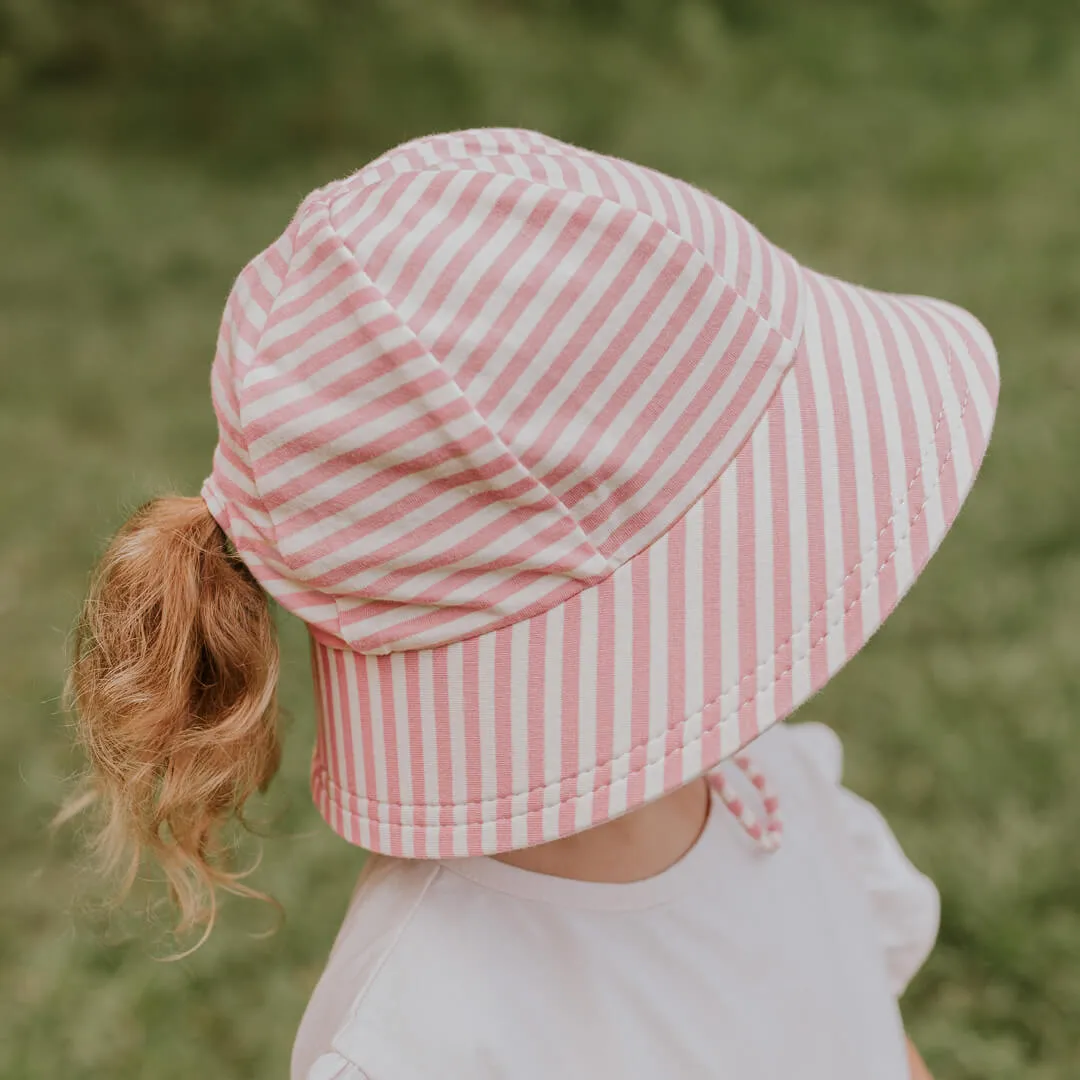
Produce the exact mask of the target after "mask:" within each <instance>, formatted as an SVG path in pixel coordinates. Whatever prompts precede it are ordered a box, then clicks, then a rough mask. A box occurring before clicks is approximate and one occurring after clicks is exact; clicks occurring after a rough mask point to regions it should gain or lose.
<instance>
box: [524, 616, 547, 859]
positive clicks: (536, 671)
mask: <svg viewBox="0 0 1080 1080" xmlns="http://www.w3.org/2000/svg"><path fill="white" fill-rule="evenodd" d="M546 651H547V620H546V619H533V620H531V621H530V623H529V675H530V678H529V690H528V706H527V708H528V712H527V716H526V730H525V739H526V744H527V746H528V756H529V800H528V811H527V813H528V816H527V817H526V827H527V828H526V836H527V839H528V842H529V844H539V843H540V842H541V841H543V840H545V839H550V838H549V837H545V836H544V833H543V829H544V822H543V810H544V675H545V672H546V668H547V665H546V663H545V655H546Z"/></svg>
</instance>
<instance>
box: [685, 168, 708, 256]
mask: <svg viewBox="0 0 1080 1080" xmlns="http://www.w3.org/2000/svg"><path fill="white" fill-rule="evenodd" d="M679 190H680V191H681V192H682V195H683V202H684V203H685V204H686V212H687V216H688V217H689V219H690V241H691V243H692V244H693V245H694V247H696V248H697V249H698V251H700V252H701V254H702V255H704V256H705V258H706V259H708V258H709V252H707V251H706V250H705V223H704V221H703V220H702V217H701V207H700V206H699V204H698V196H697V192H696V191H695V190H694V189H693V188H692V187H690V185H689V184H683V183H682V182H681V181H680V184H679Z"/></svg>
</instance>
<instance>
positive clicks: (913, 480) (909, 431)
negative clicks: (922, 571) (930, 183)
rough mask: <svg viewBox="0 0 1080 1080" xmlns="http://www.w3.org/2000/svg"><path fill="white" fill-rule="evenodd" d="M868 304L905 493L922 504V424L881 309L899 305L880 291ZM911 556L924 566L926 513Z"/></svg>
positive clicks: (917, 525)
mask: <svg viewBox="0 0 1080 1080" xmlns="http://www.w3.org/2000/svg"><path fill="white" fill-rule="evenodd" d="M864 296H865V298H866V300H867V304H868V306H869V307H870V310H871V313H872V314H873V318H874V321H875V323H876V324H877V327H878V331H879V333H880V334H881V342H882V345H883V346H884V349H885V356H886V360H887V364H886V370H887V372H888V378H889V382H890V386H891V388H892V396H893V400H894V401H895V402H896V411H897V419H898V422H899V425H900V443H901V446H902V447H903V450H904V466H905V477H906V481H907V483H906V487H905V490H904V492H903V493H902V494H904V495H906V497H907V500H908V502H909V504H910V505H911V506H912V507H916V506H919V507H921V506H923V505H924V503H925V501H926V496H925V494H924V489H925V484H924V482H923V475H922V457H921V452H920V443H919V426H918V422H917V421H916V418H915V410H914V407H913V405H912V400H911V389H910V387H909V386H908V380H907V377H906V375H905V374H904V370H905V365H904V363H903V361H902V360H901V358H900V351H899V347H898V344H897V340H896V335H895V334H894V332H893V329H892V325H891V324H890V322H889V320H888V319H887V318H886V317H885V315H884V313H883V311H882V309H883V308H885V307H886V306H888V308H889V309H890V310H893V311H895V309H896V305H895V304H894V303H890V302H889V301H888V300H887V299H886V298H885V297H884V296H883V295H882V294H881V293H874V292H870V291H869V290H867V291H865V292H864ZM903 528H904V522H903V520H902V518H899V517H898V518H897V520H896V521H894V522H893V535H894V537H897V536H902V535H903ZM909 533H910V544H911V559H912V564H913V566H915V567H919V566H922V565H923V564H924V563H925V562H926V560H927V558H928V557H929V537H928V531H927V521H926V514H925V513H922V514H919V515H918V518H917V519H916V520H915V521H914V522H913V523H912V524H911V525H910V527H909ZM896 547H897V541H896V540H895V539H894V541H893V544H892V548H893V550H894V551H895V550H896Z"/></svg>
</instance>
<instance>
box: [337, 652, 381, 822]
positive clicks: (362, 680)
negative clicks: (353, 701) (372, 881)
mask: <svg viewBox="0 0 1080 1080" xmlns="http://www.w3.org/2000/svg"><path fill="white" fill-rule="evenodd" d="M356 684H357V695H356V696H357V698H358V700H359V702H360V715H359V716H357V717H355V718H354V719H353V721H352V724H351V727H352V731H353V734H354V737H355V733H356V730H357V728H359V730H360V742H361V746H362V752H363V756H364V788H363V790H364V793H365V795H366V797H367V800H368V802H369V807H367V808H366V809H367V810H368V813H369V815H370V816H371V817H372V818H373V819H374V820H375V821H378V812H377V804H376V806H375V807H371V806H370V803H372V802H374V801H375V798H376V794H377V792H378V787H377V785H376V783H375V746H374V742H373V739H374V735H373V732H372V723H371V684H370V683H369V682H368V671H367V663H366V661H365V659H364V658H363V657H359V658H358V659H357V662H356ZM343 720H344V722H345V723H349V721H348V719H347V718H343ZM353 790H354V791H358V790H359V789H358V788H355V787H354V788H353ZM372 832H373V833H375V835H374V836H373V837H372V842H373V843H374V842H376V841H377V840H378V835H377V830H376V827H375V825H372Z"/></svg>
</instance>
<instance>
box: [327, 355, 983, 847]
mask: <svg viewBox="0 0 1080 1080" xmlns="http://www.w3.org/2000/svg"><path fill="white" fill-rule="evenodd" d="M948 351H949V371H951V370H952V361H953V359H954V355H955V354H954V352H953V349H952V346H951V345H950V346H949V347H948ZM970 402H971V388H970V384H969V385H968V387H967V389H966V392H965V394H964V397H963V400H962V402H961V405H960V410H959V414H958V421H961V422H962V420H963V417H964V415H965V413H966V411H967V408H968V405H969V404H970ZM946 412H947V403H946V402H945V401H943V402H942V406H941V410H940V412H939V414H938V419H937V422H936V424H935V426H934V432H933V437H932V438H931V439H930V441H929V442H930V443H931V444H932V443H933V442H934V440H935V438H936V435H937V432H938V430H939V429H940V427H941V424H942V423H943V422H944V419H945V414H946ZM954 451H955V444H954V445H952V446H950V447H949V450H948V453H946V454H945V456H944V458H943V459H942V461H941V464H940V465H939V467H938V472H937V476H936V477H935V479H934V483H933V485H932V486H931V487H930V488H928V489H927V492H926V495H925V498H924V499H923V502H922V504H921V505H920V507H919V509H918V511H917V512H916V513H915V515H914V516H912V517H911V518H910V519H909V520H908V523H907V529H906V531H905V532H904V534H903V536H902V537H901V538H900V539H899V540H898V541H897V543H896V544H895V546H894V547H893V550H892V552H891V553H890V554H889V556H888V557H887V558H886V559H885V560H884V561H883V562H881V563H879V565H878V567H877V568H876V570H875V571H874V575H873V577H872V579H871V581H870V582H868V583H867V584H866V585H865V586H864V587H863V588H862V589H861V590H860V591H859V593H858V594H857V595H856V596H855V597H854V599H853V600H852V601H851V602H850V603H849V604H848V605H847V606H846V607H844V609H843V610H842V611H841V612H840V613H839V615H838V616H837V617H836V618H835V619H833V620H831V621H827V622H826V624H825V627H824V628H823V629H822V630H821V632H820V633H819V635H818V637H817V638H816V639H814V640H812V641H811V642H810V643H809V644H808V646H807V649H806V653H805V654H804V656H803V657H800V659H806V657H808V656H810V654H811V653H812V652H813V651H814V650H815V649H817V648H818V647H819V646H820V645H821V643H822V642H823V641H825V640H826V639H827V637H828V635H829V633H830V632H831V631H832V630H833V629H834V628H835V627H836V626H839V625H840V624H841V623H842V622H843V621H844V620H845V619H846V618H847V615H848V613H849V612H850V611H851V610H852V609H853V608H854V607H855V606H856V605H857V604H859V603H861V602H862V599H863V597H864V596H865V595H866V593H867V592H869V590H870V589H871V588H873V587H875V586H876V585H877V583H878V579H879V578H880V576H881V572H882V571H883V570H884V569H885V568H886V567H887V566H888V565H889V564H890V563H891V562H892V561H893V560H894V559H895V558H896V557H897V554H898V553H899V551H900V547H901V545H902V543H903V542H904V541H905V540H906V539H907V538H908V537H909V536H910V535H911V532H912V530H913V529H914V527H915V524H916V523H917V522H918V520H919V519H920V518H921V517H922V515H923V513H924V512H925V510H926V508H927V506H928V505H929V503H930V499H931V497H932V496H933V494H934V493H935V492H936V491H937V490H938V489H939V488H940V487H941V482H942V479H943V477H944V474H945V470H946V469H947V468H948V465H949V462H950V461H951V460H952V458H953V454H954ZM924 472H925V470H924V469H923V467H922V464H921V463H920V467H919V469H918V470H916V472H915V475H914V476H913V477H912V479H911V482H910V483H909V484H908V487H907V491H906V492H905V495H904V499H903V502H902V506H907V505H909V503H908V498H907V497H908V495H910V492H911V489H912V488H913V487H914V486H915V484H916V482H917V481H918V480H919V478H920V477H921V476H922V475H923V474H924ZM898 516H899V510H897V511H896V512H894V513H893V514H892V515H891V516H890V518H889V520H888V521H887V522H886V523H885V525H884V526H883V527H882V529H881V530H880V531H879V532H878V534H877V536H876V537H875V539H874V543H873V545H872V546H871V547H868V548H867V550H866V551H864V552H863V553H861V555H860V557H859V559H858V560H856V562H855V564H854V565H853V566H852V568H851V570H850V571H849V572H848V573H847V574H846V575H845V576H844V579H843V580H842V581H841V582H840V583H839V584H838V585H837V586H836V588H834V589H833V590H832V591H831V592H830V593H829V594H828V596H826V597H825V599H824V601H823V602H822V603H821V605H820V606H819V607H818V608H816V609H815V610H814V611H813V612H811V614H810V615H809V617H808V618H807V619H806V620H805V622H804V623H803V625H802V626H801V627H800V628H799V630H797V631H794V632H793V633H792V634H791V635H790V636H789V637H788V638H787V639H786V640H785V641H783V642H782V643H781V644H780V646H779V647H778V648H777V649H776V650H774V652H773V655H772V656H771V657H770V658H769V659H768V660H765V661H763V662H762V663H760V664H758V665H757V667H755V669H754V670H753V671H751V672H748V673H747V674H746V675H744V676H742V677H741V678H740V679H739V680H738V682H736V683H733V684H732V685H731V686H729V687H727V688H726V689H725V690H722V691H721V692H720V693H719V694H718V695H717V696H716V697H714V698H712V699H711V700H709V701H707V702H705V703H703V705H702V706H701V708H700V709H697V710H695V712H693V713H691V714H690V715H689V716H686V717H684V718H683V719H682V720H681V721H680V723H679V727H680V728H685V726H686V724H687V723H688V722H689V721H691V720H693V719H695V718H696V717H699V716H701V715H702V714H703V713H704V712H705V711H706V710H707V709H709V708H710V707H712V706H715V705H716V704H717V703H718V702H719V703H721V704H722V703H723V701H724V699H725V698H728V697H730V696H731V694H732V693H733V692H735V691H739V690H741V689H742V687H743V685H744V684H745V683H746V682H748V681H749V680H751V679H756V678H757V676H758V674H759V673H760V672H761V671H762V670H763V669H764V668H765V667H767V666H768V665H769V664H770V663H771V662H773V661H775V660H776V658H777V654H778V653H779V652H780V651H781V650H783V649H785V648H786V647H787V646H788V645H790V644H791V643H792V642H793V641H794V640H795V638H796V637H798V636H799V635H800V634H801V633H802V632H803V631H804V630H807V629H808V628H809V627H810V626H811V624H812V623H813V621H814V619H815V618H816V617H817V616H818V615H820V614H821V612H822V611H824V610H825V609H826V608H827V607H828V604H829V602H830V601H831V600H832V599H833V598H834V597H835V596H837V595H838V594H839V593H840V592H842V591H843V589H844V587H845V586H846V585H847V582H848V581H849V580H850V579H851V578H852V577H853V576H854V575H855V574H856V573H857V572H858V571H859V570H860V569H862V566H863V563H864V562H865V561H866V557H867V556H868V555H869V554H870V552H871V550H873V549H874V548H876V547H877V545H878V543H879V541H880V540H881V537H882V536H884V535H885V533H886V532H887V531H888V530H889V528H890V527H891V526H892V524H893V522H894V521H895V520H896V519H897V517H898ZM942 539H944V534H943V535H942ZM910 584H914V578H913V579H912V582H911V583H910ZM905 591H906V590H905ZM897 602H899V598H898V601H897ZM790 651H791V654H792V659H791V661H790V662H789V663H788V664H787V666H786V667H784V668H783V670H782V671H780V672H778V673H776V674H774V675H773V677H772V679H771V680H770V681H769V682H767V683H766V684H765V685H763V686H762V685H759V686H758V687H757V690H756V691H755V693H754V695H753V698H751V699H750V700H754V699H756V698H757V696H758V695H759V694H761V693H763V692H764V691H766V690H768V689H770V688H772V687H774V686H776V685H777V684H779V683H781V682H782V681H783V680H785V679H789V678H790V677H791V675H792V673H793V672H794V669H795V664H796V661H795V659H794V649H793V648H792V649H791V650H790ZM737 719H738V713H734V714H731V715H728V716H725V717H722V718H721V719H719V720H718V721H717V722H716V723H715V724H713V725H712V726H711V727H709V728H705V727H704V726H703V728H702V731H701V732H700V734H699V735H698V736H697V737H696V738H695V739H694V740H693V741H692V742H691V743H689V744H686V745H681V746H680V747H679V749H680V750H681V751H683V752H685V751H687V750H689V749H691V748H693V747H695V746H697V745H698V744H699V743H701V742H702V741H703V740H704V739H705V737H706V736H707V735H710V734H712V733H713V732H714V731H717V730H722V729H724V728H725V727H726V726H728V725H730V723H731V722H732V721H737ZM776 722H777V720H776V719H774V720H772V721H770V722H769V723H768V724H766V725H765V726H764V727H763V728H762V729H761V730H760V731H759V732H758V734H759V735H760V734H762V733H763V732H764V731H765V730H767V729H768V728H769V727H771V726H772V725H773V724H774V723H776ZM669 737H670V729H665V730H664V731H663V732H660V733H658V734H656V735H654V736H651V737H650V738H648V739H646V740H645V741H644V742H641V743H638V744H636V745H631V746H630V747H629V748H628V749H627V750H626V751H624V752H623V753H621V754H620V755H619V756H618V757H616V758H612V759H611V760H610V761H607V762H604V763H603V764H598V765H594V766H592V767H590V768H588V769H584V770H580V771H578V772H577V773H576V774H574V775H573V776H570V777H560V779H559V780H558V782H557V783H554V784H545V785H543V786H542V787H538V788H526V789H525V790H524V791H514V792H510V793H509V794H507V795H497V796H495V797H494V798H490V799H480V800H475V801H472V802H469V803H468V804H465V805H466V806H467V807H470V808H471V807H480V808H483V807H487V806H492V805H495V806H496V807H498V806H499V805H505V804H506V803H507V802H509V801H511V800H513V799H515V798H518V799H520V798H522V797H523V796H525V795H530V794H534V793H536V792H546V791H549V790H558V789H559V788H561V787H562V786H563V785H564V784H565V783H567V782H568V781H573V780H575V779H577V780H580V779H582V778H583V777H584V778H588V777H590V776H594V775H595V774H596V773H598V772H599V771H600V770H601V769H611V768H612V767H614V766H615V765H616V764H618V763H619V762H621V761H624V760H626V758H628V757H630V756H631V755H632V754H633V753H634V752H636V751H640V750H641V749H642V748H644V749H645V751H646V753H648V750H649V749H650V748H651V747H652V746H654V745H657V744H660V745H665V744H666V743H667V741H668V739H669ZM666 756H667V754H666V753H665V754H662V755H661V756H660V757H658V758H656V759H654V760H651V761H650V760H646V762H645V763H644V764H643V765H641V766H639V767H638V768H637V769H632V770H631V771H630V772H628V773H627V774H626V775H625V776H623V777H620V778H619V779H618V780H609V781H608V782H607V783H604V784H600V785H597V786H595V787H593V788H591V790H590V792H589V793H588V794H589V795H590V796H595V795H596V794H598V793H599V792H602V791H605V790H608V789H610V788H611V787H612V786H614V785H615V784H621V783H625V782H627V781H628V780H629V779H630V778H631V777H632V776H636V775H639V774H640V773H642V772H644V771H645V770H646V769H647V768H649V767H650V766H653V765H655V764H657V763H658V762H660V761H663V760H664V759H665V758H666ZM729 756H730V755H729ZM316 776H318V777H319V780H320V781H321V782H322V783H324V784H325V786H326V787H327V791H328V793H333V792H334V791H335V790H336V791H341V792H343V793H344V794H345V795H346V796H347V797H348V799H349V800H356V801H362V802H365V803H367V804H368V806H369V807H372V806H374V807H376V808H381V807H386V808H388V809H391V810H394V809H396V810H401V809H409V810H413V809H416V808H418V807H430V808H432V809H436V808H442V807H454V806H457V805H459V804H457V803H453V802H450V803H443V802H438V803H431V802H425V803H393V802H386V801H381V800H378V799H375V798H372V797H371V796H369V795H360V794H359V793H358V792H350V791H348V790H347V789H345V788H343V787H342V786H341V785H339V784H338V783H337V782H336V781H335V780H334V779H333V777H332V776H331V775H330V772H329V768H328V766H327V765H326V764H325V763H324V762H322V761H319V760H318V759H315V760H313V762H312V781H313V782H314V781H315V778H316ZM583 797H584V796H583V795H580V794H574V795H572V796H570V797H569V798H567V799H560V800H559V803H557V804H553V805H563V804H566V803H574V802H576V801H577V800H579V799H581V798H583ZM337 801H338V802H339V805H343V806H344V807H345V808H346V809H348V803H347V802H346V803H344V804H342V802H341V800H340V799H338V800H337ZM545 809H549V807H543V808H542V809H541V811H539V812H543V810H545ZM348 812H349V813H355V814H356V816H358V817H360V818H361V819H363V820H367V821H374V822H376V823H377V824H380V825H384V824H389V825H393V826H396V827H405V828H410V829H417V828H418V829H425V828H430V827H432V825H431V824H424V825H421V824H418V823H412V824H410V825H407V826H402V824H401V823H400V822H389V821H386V820H384V819H382V818H380V817H378V816H376V817H374V818H373V817H371V816H368V815H364V814H361V813H360V811H359V810H356V811H353V810H348ZM377 813H378V811H377ZM537 813H538V811H537V810H536V809H530V808H526V809H524V810H521V811H519V812H518V813H516V814H515V813H512V814H511V815H510V816H509V818H501V819H500V820H504V821H514V820H517V819H519V818H523V817H528V816H530V815H535V814H537ZM460 824H462V825H468V824H471V825H477V824H480V825H483V824H484V822H462V823H460Z"/></svg>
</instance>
